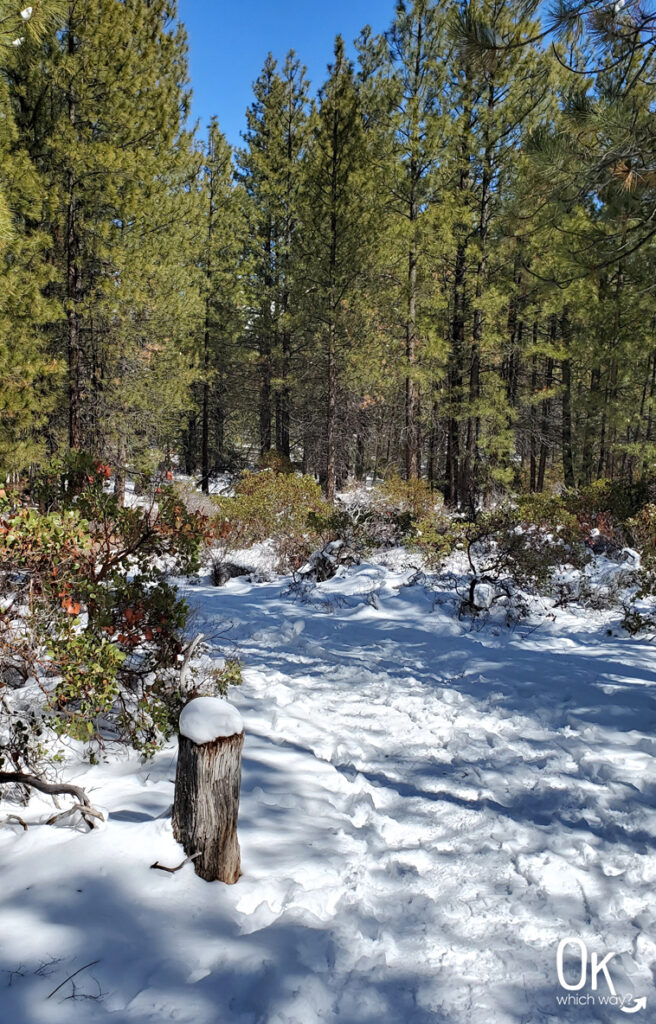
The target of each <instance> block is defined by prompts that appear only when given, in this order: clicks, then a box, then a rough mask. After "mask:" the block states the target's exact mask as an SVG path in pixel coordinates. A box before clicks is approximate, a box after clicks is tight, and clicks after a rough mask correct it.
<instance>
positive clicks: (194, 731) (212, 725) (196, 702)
mask: <svg viewBox="0 0 656 1024" xmlns="http://www.w3.org/2000/svg"><path fill="white" fill-rule="evenodd" d="M243 731H244V723H243V721H242V717H241V715H240V714H239V712H238V711H237V708H236V707H234V705H232V704H230V703H229V702H228V701H227V700H223V698H222V697H195V698H194V699H193V700H190V701H189V703H188V704H186V705H185V707H184V708H183V709H182V714H181V715H180V735H181V736H186V737H187V739H188V740H191V742H192V743H196V744H197V745H198V746H202V744H203V743H212V742H213V741H214V740H218V739H220V738H221V737H224V736H235V735H238V734H239V733H242V732H243Z"/></svg>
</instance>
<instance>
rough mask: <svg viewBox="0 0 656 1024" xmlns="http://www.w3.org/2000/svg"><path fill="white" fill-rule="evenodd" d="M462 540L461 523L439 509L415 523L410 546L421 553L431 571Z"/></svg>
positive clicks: (440, 563) (439, 564)
mask: <svg viewBox="0 0 656 1024" xmlns="http://www.w3.org/2000/svg"><path fill="white" fill-rule="evenodd" d="M463 538H464V533H463V523H462V522H461V521H460V520H458V519H454V518H453V517H452V516H449V515H448V514H447V513H446V512H445V511H444V510H443V509H439V510H438V511H436V512H434V513H433V514H432V515H424V516H422V517H421V518H420V519H418V520H417V521H416V522H415V524H414V530H413V533H412V537H411V539H410V544H411V546H412V547H413V548H416V550H417V551H420V552H421V553H422V555H423V556H424V559H425V561H426V564H427V565H428V566H429V567H430V568H431V569H437V568H439V567H440V566H441V565H442V563H443V562H444V560H445V559H446V558H447V557H448V556H449V555H450V554H451V552H452V551H454V550H455V549H456V548H457V547H458V545H461V544H462V542H463Z"/></svg>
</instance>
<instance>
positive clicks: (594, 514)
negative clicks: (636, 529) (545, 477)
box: [563, 480, 651, 554]
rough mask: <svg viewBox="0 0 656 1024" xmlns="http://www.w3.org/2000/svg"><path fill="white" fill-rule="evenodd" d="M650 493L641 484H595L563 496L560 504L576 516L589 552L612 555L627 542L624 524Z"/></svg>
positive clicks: (598, 482) (645, 485)
mask: <svg viewBox="0 0 656 1024" xmlns="http://www.w3.org/2000/svg"><path fill="white" fill-rule="evenodd" d="M650 489H651V488H650V485H649V484H648V483H647V482H645V481H639V482H638V483H634V484H628V483H626V482H624V481H620V480H595V481H594V483H591V484H588V485H587V486H586V487H581V488H580V489H579V490H578V491H569V492H567V493H566V494H565V495H564V496H563V503H564V505H565V506H566V508H567V509H568V510H569V511H570V512H571V513H572V514H573V515H575V516H576V518H577V520H578V522H579V524H580V526H581V530H582V533H583V536H584V537H585V538H586V540H587V543H588V544H589V546H590V547H591V548H592V550H595V551H596V553H597V554H606V553H611V554H612V553H614V552H615V551H618V550H619V549H620V548H622V547H623V545H624V544H625V543H626V542H627V540H628V539H629V537H630V529H629V528H628V520H629V519H631V518H632V517H634V516H636V515H637V514H638V513H639V511H640V509H641V508H642V507H643V506H644V505H645V504H646V503H647V502H648V501H649V494H650ZM596 549H598V550H596Z"/></svg>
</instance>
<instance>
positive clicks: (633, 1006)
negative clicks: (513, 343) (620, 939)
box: [556, 935, 647, 1013]
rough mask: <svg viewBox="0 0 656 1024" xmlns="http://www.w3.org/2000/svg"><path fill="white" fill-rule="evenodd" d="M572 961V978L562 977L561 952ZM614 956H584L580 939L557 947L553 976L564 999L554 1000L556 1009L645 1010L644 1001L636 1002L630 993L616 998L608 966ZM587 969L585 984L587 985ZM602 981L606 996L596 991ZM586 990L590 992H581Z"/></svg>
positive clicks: (645, 1001) (563, 970)
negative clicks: (604, 1008) (605, 1007)
mask: <svg viewBox="0 0 656 1024" xmlns="http://www.w3.org/2000/svg"><path fill="white" fill-rule="evenodd" d="M566 950H567V951H568V952H569V955H570V957H571V956H572V955H574V957H576V962H577V967H576V969H575V970H574V975H573V977H570V978H568V977H566V976H565V951H566ZM616 956H617V953H606V955H605V956H604V957H603V958H602V959H601V960H600V959H599V954H598V953H595V952H593V953H590V954H589V953H588V947H587V946H586V944H585V942H584V941H583V939H579V938H577V937H575V936H571V935H570V936H568V937H567V938H565V939H561V940H560V942H559V943H558V950H557V952H556V973H557V975H558V984H559V985H560V987H561V988H562V989H563V990H564V992H565V993H566V995H558V996H556V1002H557V1003H558V1005H559V1006H614V1007H616V1008H617V1009H619V1010H621V1011H622V1013H640V1011H641V1010H644V1009H645V1008H646V1006H647V997H646V996H641V997H640V998H636V997H634V996H633V994H632V993H628V994H625V995H618V994H617V990H616V988H615V984H614V982H613V978H612V975H611V972H610V964H611V961H612V960H613V958H614V957H616ZM588 967H589V982H588ZM600 981H603V982H604V983H605V986H604V987H605V988H606V989H608V991H607V992H605V991H603V990H602V991H601V992H600V991H599V983H600ZM586 987H589V988H590V989H591V991H585V992H584V991H583V990H584V989H586Z"/></svg>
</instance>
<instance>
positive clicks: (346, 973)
mask: <svg viewBox="0 0 656 1024" xmlns="http://www.w3.org/2000/svg"><path fill="white" fill-rule="evenodd" d="M410 562H411V558H410V556H409V555H405V554H404V552H403V551H400V550H397V551H393V552H391V553H388V555H387V556H385V557H384V558H381V559H379V560H378V561H377V562H376V561H372V562H369V563H367V564H363V565H360V566H357V567H353V568H351V569H348V570H342V571H341V572H340V573H339V574H338V576H337V577H335V578H334V579H333V580H330V581H328V582H326V583H322V584H319V585H317V586H316V587H314V588H310V589H308V588H305V589H303V590H300V591H299V590H298V589H297V590H294V589H293V588H292V590H290V589H289V584H290V580H289V579H284V578H281V577H276V578H273V579H270V580H269V581H267V582H259V583H258V582H251V581H249V580H247V579H235V580H232V581H231V582H230V583H229V584H227V585H226V586H225V587H223V588H221V589H217V588H215V587H212V586H211V583H210V581H209V578H208V577H207V575H202V574H201V575H199V577H198V578H197V579H195V580H192V581H187V582H183V583H182V586H183V589H184V590H185V592H186V596H187V598H188V600H189V602H190V604H191V606H192V608H193V609H194V623H193V626H194V628H198V629H199V630H202V631H203V632H204V633H205V634H206V635H208V636H211V635H215V634H217V633H219V632H220V633H223V634H224V636H223V637H222V638H219V639H217V640H216V641H215V643H216V644H218V645H220V646H221V648H222V650H224V651H225V650H226V648H229V647H230V645H231V644H233V643H234V644H235V645H236V650H237V652H238V654H239V656H240V657H241V658H242V660H243V663H244V665H245V671H244V683H243V685H242V687H241V688H239V689H234V690H231V692H230V695H229V696H230V699H231V700H232V701H233V703H235V704H236V705H237V706H238V707H239V709H240V711H241V712H242V714H243V717H244V719H245V725H246V743H245V749H244V763H243V788H242V800H241V810H240V827H239V836H240V842H241V849H242V867H243V877H242V878H241V879H240V881H239V882H238V884H237V885H235V886H232V887H226V886H223V885H222V884H220V883H213V884H208V883H206V882H203V881H201V880H200V879H199V878H197V877H196V876H195V874H194V872H193V868H192V866H191V865H190V864H187V865H186V866H185V867H184V868H183V869H182V870H181V871H179V872H177V873H176V874H166V873H163V872H160V871H153V870H150V865H151V864H152V863H153V862H154V861H156V860H158V861H159V862H160V863H164V864H169V865H172V866H173V865H176V864H178V863H179V862H180V861H181V860H182V858H183V854H182V852H181V849H180V847H179V846H178V845H177V844H176V843H175V841H174V840H173V837H172V834H171V823H170V806H171V803H172V798H173V778H174V773H175V745H174V744H170V745H169V746H168V747H167V748H166V749H165V750H163V751H162V752H161V753H160V754H159V755H158V756H157V757H156V758H155V759H154V761H152V762H150V763H148V764H143V763H141V762H140V761H139V760H138V759H137V758H136V757H128V756H127V755H125V754H122V755H118V756H117V755H115V754H113V755H112V757H111V759H109V760H108V762H107V763H103V764H99V765H97V766H93V767H90V766H88V765H86V766H85V765H80V764H79V763H77V764H76V763H74V762H73V761H71V762H70V763H68V764H67V765H66V767H65V771H64V774H65V775H66V777H70V778H72V777H75V779H76V781H78V782H80V783H81V784H82V785H84V786H85V787H86V789H87V791H88V792H89V794H90V795H91V797H92V801H93V802H94V804H95V805H96V806H102V807H104V808H106V809H107V811H108V821H107V824H106V826H105V827H104V828H103V829H101V830H96V831H93V832H91V833H85V832H84V831H83V830H82V827H80V830H75V829H72V828H71V827H70V826H68V827H51V826H47V825H45V824H42V823H41V822H44V821H45V818H46V817H47V816H48V815H49V814H51V813H52V804H51V803H50V802H48V800H47V799H45V798H39V797H35V798H33V800H32V801H31V803H30V804H29V806H28V807H27V808H22V809H21V808H17V807H16V805H14V804H9V803H7V802H5V803H4V804H2V805H0V818H2V819H6V816H7V814H10V813H20V814H21V815H22V816H23V817H24V818H25V820H26V822H27V824H28V826H29V828H28V830H27V831H24V830H23V829H22V827H21V826H20V825H19V824H17V823H14V824H4V825H3V827H2V828H0V877H1V879H2V891H1V895H0V902H1V904H2V909H1V922H2V923H1V929H0V1017H1V1019H2V1020H3V1021H6V1022H11V1024H41V1022H53V1024H54V1022H57V1024H59V1022H62V1024H63V1022H66V1024H68V1022H69V1021H70V1020H71V1018H73V1017H76V1018H77V1019H78V1020H80V1021H82V1022H84V1024H93V1022H96V1021H98V1022H100V1021H102V1022H105V1021H112V1022H116V1024H123V1022H125V1024H133V1022H134V1024H138V1022H144V1024H145V1022H148V1024H162V1022H164V1021H176V1022H184V1024H314V1022H319V1021H321V1022H333V1021H334V1022H342V1024H429V1022H430V1024H546V1022H554V1021H558V1022H561V1021H568V1022H569V1021H577V1022H579V1024H592V1022H597V1021H602V1022H606V1021H611V1020H612V1021H617V1020H618V1019H619V1020H623V1019H624V1014H623V1013H622V1011H621V1008H620V1007H619V1006H618V1005H617V1001H618V1000H619V999H625V1000H626V1002H625V1010H624V1012H627V1010H628V1009H629V1008H633V1007H634V1006H636V1005H637V1006H638V1009H637V1010H636V1015H635V1018H634V1019H637V1020H640V1021H648V1020H651V1021H653V1020H655V1019H656V1016H655V1014H656V995H655V994H654V992H653V982H654V971H655V970H656V928H655V925H656V900H655V899H654V887H655V885H656V758H655V756H654V755H656V728H655V726H656V700H655V698H656V657H655V651H654V646H653V644H651V643H649V642H648V641H646V640H636V639H631V638H629V637H628V636H626V635H625V634H623V632H622V630H621V629H620V628H619V620H620V613H619V612H618V611H617V610H615V611H612V610H608V611H591V610H589V609H585V610H584V609H582V608H580V607H575V606H572V605H570V606H569V607H568V608H564V609H552V608H551V607H550V605H551V603H552V602H549V601H546V600H540V599H537V598H536V599H534V601H533V602H532V608H531V612H530V614H529V616H528V618H526V619H524V620H522V621H520V622H519V623H517V624H515V625H514V626H508V625H506V623H505V621H503V618H502V616H501V615H500V614H499V615H496V614H495V613H492V614H490V615H489V616H487V617H485V618H484V619H483V618H479V619H475V620H472V619H471V618H466V619H465V618H463V619H460V618H459V617H458V614H457V605H458V599H457V596H456V595H455V593H454V590H453V588H452V587H451V586H450V585H448V583H447V582H445V581H444V580H439V579H436V578H433V577H430V576H424V575H422V574H417V573H416V571H415V568H413V567H412V566H411V565H410ZM595 571H597V572H598V574H601V575H603V574H604V573H607V572H610V571H612V567H611V566H610V564H609V563H607V562H606V560H605V559H603V558H598V559H597V563H596V569H595ZM566 937H574V938H578V939H581V940H583V941H584V942H585V944H586V947H587V949H588V951H589V952H590V954H591V955H592V954H593V953H595V954H597V956H598V960H599V961H601V960H602V959H603V957H604V956H606V954H608V953H611V952H612V953H614V954H615V956H614V957H613V958H612V960H611V961H610V962H609V965H608V971H609V976H610V979H611V983H612V986H613V988H614V990H615V992H616V993H617V997H616V1000H615V1005H612V1001H610V1004H609V1002H608V1000H607V997H608V996H610V995H611V994H612V992H611V990H609V987H608V981H607V979H606V977H605V976H604V972H603V971H602V972H601V973H600V974H599V977H598V988H597V990H596V991H594V990H593V988H592V985H591V979H590V974H589V973H588V978H587V982H586V985H585V987H584V988H583V989H581V990H580V991H579V992H572V993H570V994H569V995H570V997H571V998H570V1002H569V1005H568V1004H564V1003H563V1002H562V1000H563V998H565V997H567V996H568V993H567V992H566V991H565V990H564V989H563V988H562V987H561V986H560V985H559V982H558V976H557V970H556V950H557V947H558V943H559V941H560V940H561V939H563V938H566ZM574 952H576V950H575V948H574V947H573V946H572V945H570V946H569V947H568V957H569V956H570V955H571V958H572V959H575V958H574V957H573V953H574ZM80 968H82V970H80V973H78V974H77V975H76V976H75V977H74V978H73V979H72V980H68V981H66V979H67V978H68V977H69V976H70V975H72V974H73V972H75V971H77V970H78V969H80ZM567 971H568V975H567V976H568V978H570V979H574V983H575V981H576V976H577V975H578V973H579V972H578V970H577V969H576V965H575V964H572V963H569V964H568V967H567ZM62 982H64V984H63V985H61V987H60V988H58V989H57V987H58V986H60V984H61V983H62ZM56 989H57V991H54V990H56ZM642 997H646V998H647V1006H646V1008H645V1009H640V1008H639V1006H640V1004H636V1002H635V1001H636V1000H638V999H641V998H642ZM575 999H578V1000H579V1001H578V1004H577V1003H576V1001H575Z"/></svg>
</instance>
